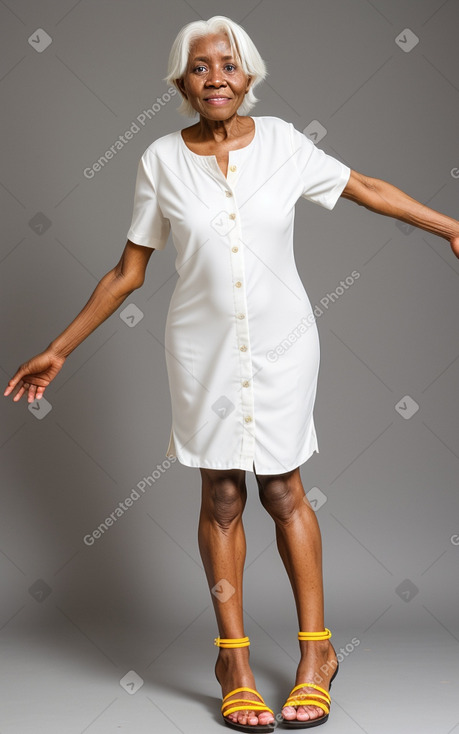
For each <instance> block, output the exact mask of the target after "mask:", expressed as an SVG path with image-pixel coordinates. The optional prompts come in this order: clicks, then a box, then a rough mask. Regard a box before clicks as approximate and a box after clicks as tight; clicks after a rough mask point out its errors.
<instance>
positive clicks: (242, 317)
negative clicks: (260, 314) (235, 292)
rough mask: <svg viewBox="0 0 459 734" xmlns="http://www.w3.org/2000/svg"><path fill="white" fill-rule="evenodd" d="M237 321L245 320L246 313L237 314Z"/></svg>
mask: <svg viewBox="0 0 459 734" xmlns="http://www.w3.org/2000/svg"><path fill="white" fill-rule="evenodd" d="M236 318H237V319H245V313H237V314H236Z"/></svg>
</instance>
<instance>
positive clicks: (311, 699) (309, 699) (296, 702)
mask: <svg viewBox="0 0 459 734" xmlns="http://www.w3.org/2000/svg"><path fill="white" fill-rule="evenodd" d="M286 706H318V707H319V708H321V709H322V711H323V712H324V713H325V714H329V713H330V707H329V706H328V705H327V704H326V703H323V701H319V698H318V697H316V696H313V695H311V696H307V695H306V696H305V698H304V699H302V698H289V699H287V701H286V702H285V703H284V705H283V706H282V708H285V707H286Z"/></svg>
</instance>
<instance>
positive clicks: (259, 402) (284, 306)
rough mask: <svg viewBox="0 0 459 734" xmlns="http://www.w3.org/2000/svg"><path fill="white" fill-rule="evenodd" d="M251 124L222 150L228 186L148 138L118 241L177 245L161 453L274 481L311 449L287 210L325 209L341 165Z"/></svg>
mask: <svg viewBox="0 0 459 734" xmlns="http://www.w3.org/2000/svg"><path fill="white" fill-rule="evenodd" d="M252 119H253V120H254V122H255V136H254V138H253V140H252V141H251V142H250V143H249V145H247V146H246V147H245V148H240V149H239V150H233V151H230V153H229V164H228V174H227V177H226V178H225V176H224V175H223V173H222V172H221V170H220V168H219V166H218V163H217V159H216V157H215V156H202V155H198V154H197V153H194V152H192V151H191V150H190V149H189V148H188V147H187V145H186V144H185V141H184V140H183V138H182V135H181V132H180V130H178V131H176V132H173V133H170V134H168V135H165V136H163V137H160V138H158V139H157V140H155V141H154V142H153V143H152V144H151V145H150V146H149V147H148V148H147V150H146V151H145V153H144V154H143V156H142V158H141V160H140V162H139V166H138V171H137V180H136V189H135V197H134V207H133V216H132V222H131V226H130V229H129V231H128V235H127V236H128V239H130V240H131V242H134V243H136V244H138V245H143V246H145V247H152V248H155V249H156V250H162V249H164V247H165V246H166V243H167V241H168V236H169V232H171V234H172V241H173V243H174V246H175V249H176V251H177V255H176V259H175V267H176V270H177V273H178V279H177V282H176V286H175V290H174V292H173V294H172V297H171V301H170V305H169V311H168V315H167V319H166V325H165V348H166V366H167V372H168V378H169V388H170V397H171V408H172V427H171V432H170V436H169V445H168V448H167V451H166V456H167V457H174V456H175V457H176V458H177V459H178V460H179V461H180V463H181V464H184V465H186V466H194V467H206V468H209V469H232V468H238V469H245V470H248V471H253V472H256V473H257V474H282V473H284V472H287V471H290V470H291V469H294V468H295V467H297V466H299V465H300V464H302V463H303V462H305V461H306V460H307V459H308V458H309V457H310V456H311V454H312V453H313V452H314V451H317V452H318V451H319V448H318V442H317V436H316V430H315V426H314V419H313V408H314V401H315V396H316V388H317V378H318V370H319V360H320V349H319V338H318V332H317V326H316V323H315V319H314V314H313V311H312V306H311V303H310V301H309V298H308V296H307V294H306V291H305V289H304V286H303V284H302V281H301V279H300V277H299V274H298V271H297V268H296V264H295V259H294V252H293V226H294V214H295V204H296V202H297V200H298V199H299V198H300V197H304V198H305V199H308V200H310V201H314V202H316V203H318V204H320V205H321V206H323V207H325V208H327V209H333V207H334V206H335V204H336V202H337V200H338V198H339V196H340V195H341V193H342V191H343V189H344V187H345V185H346V183H347V181H348V179H349V175H350V168H348V167H347V166H345V165H344V164H343V163H341V162H340V161H338V160H337V159H335V158H333V157H332V156H329V155H327V154H326V153H325V152H324V151H322V150H320V149H319V148H317V147H316V146H315V145H314V144H313V143H312V142H311V140H310V139H309V138H307V137H306V136H305V135H304V134H303V133H301V132H299V131H298V130H296V128H295V127H294V126H293V125H292V124H291V123H289V122H286V121H284V120H282V119H280V118H278V117H270V116H263V117H253V118H252Z"/></svg>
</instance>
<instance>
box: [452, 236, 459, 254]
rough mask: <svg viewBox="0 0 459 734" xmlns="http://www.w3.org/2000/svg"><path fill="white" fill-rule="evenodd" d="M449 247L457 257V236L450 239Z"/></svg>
mask: <svg viewBox="0 0 459 734" xmlns="http://www.w3.org/2000/svg"><path fill="white" fill-rule="evenodd" d="M450 245H451V249H452V251H453V252H454V254H455V255H456V257H459V235H458V236H457V237H452V238H451V240H450Z"/></svg>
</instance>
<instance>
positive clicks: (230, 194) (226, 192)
mask: <svg viewBox="0 0 459 734" xmlns="http://www.w3.org/2000/svg"><path fill="white" fill-rule="evenodd" d="M225 194H226V195H227V196H228V197H229V196H232V195H233V192H232V191H225Z"/></svg>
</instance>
